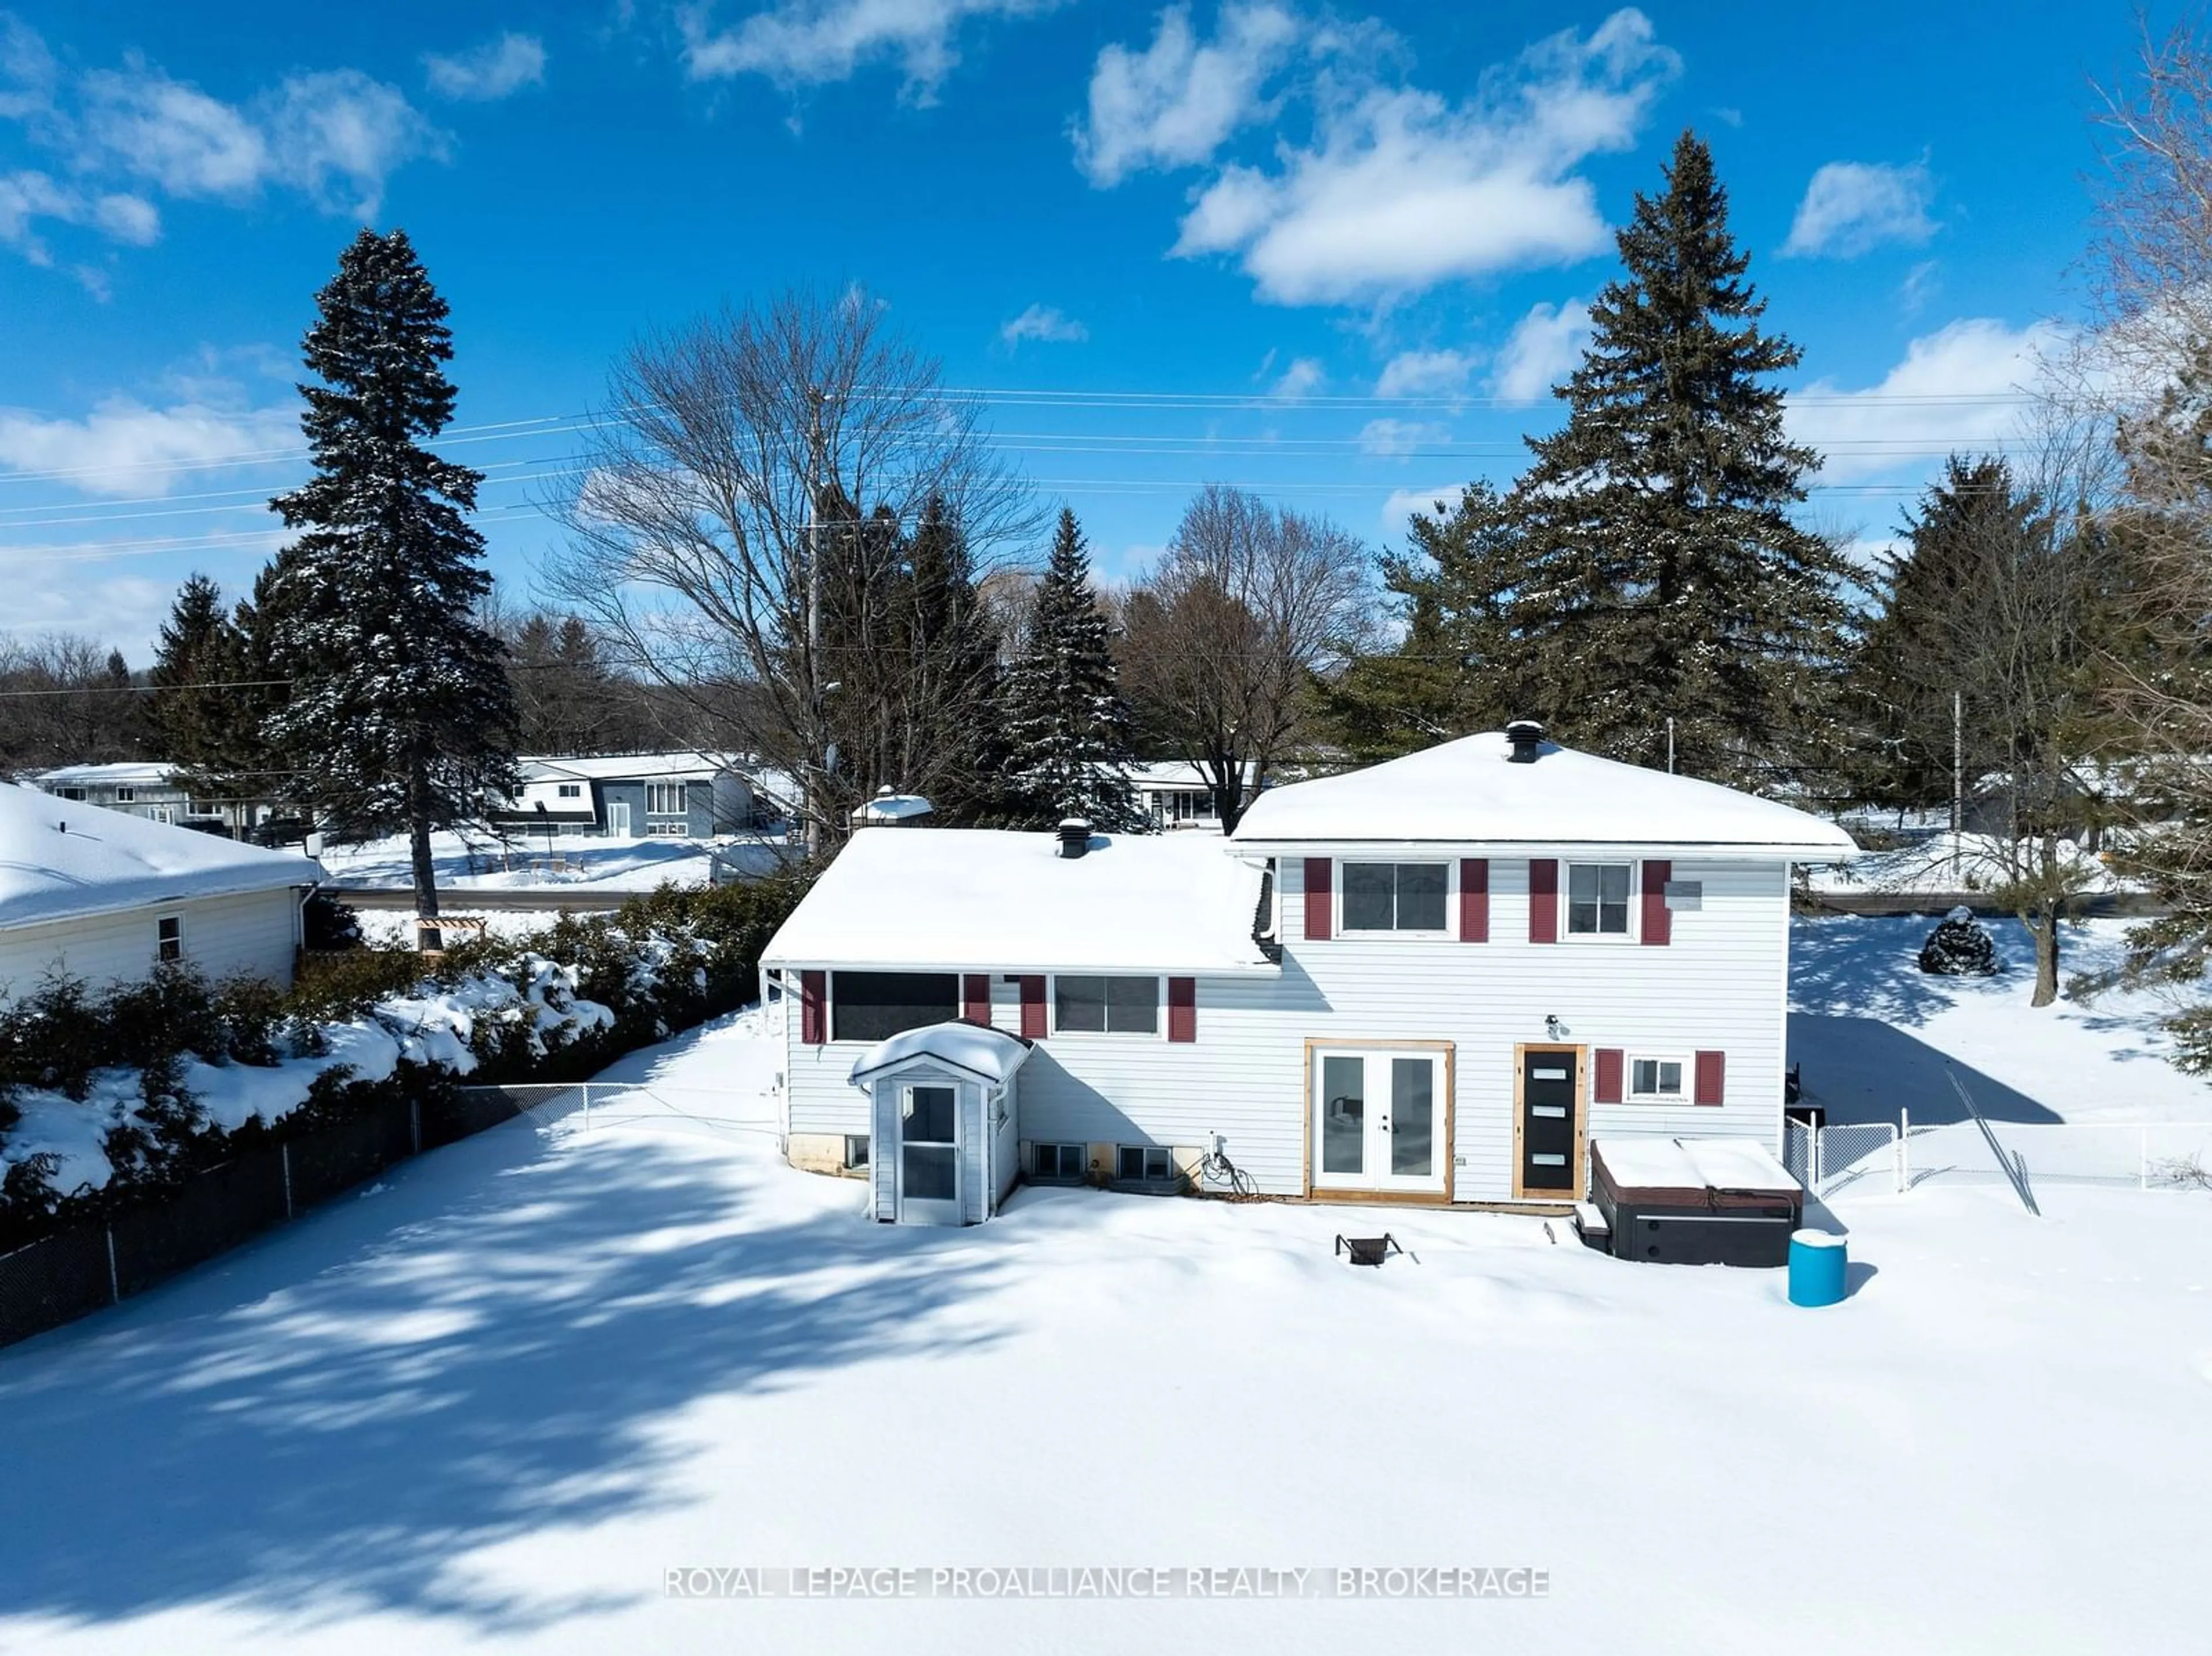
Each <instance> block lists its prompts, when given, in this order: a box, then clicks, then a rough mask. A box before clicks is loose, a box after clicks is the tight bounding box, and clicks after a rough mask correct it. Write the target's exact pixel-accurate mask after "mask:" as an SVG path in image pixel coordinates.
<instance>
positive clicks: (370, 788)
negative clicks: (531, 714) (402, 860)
mask: <svg viewBox="0 0 2212 1656" xmlns="http://www.w3.org/2000/svg"><path fill="white" fill-rule="evenodd" d="M315 303H316V308H317V311H318V312H319V314H318V316H317V318H316V321H315V323H314V325H313V326H312V327H311V328H309V329H308V330H307V339H306V342H305V356H306V361H307V369H308V371H309V373H312V374H313V375H314V376H315V379H316V380H317V381H318V383H315V384H311V385H301V387H300V394H301V397H304V398H305V399H306V402H307V413H306V414H305V415H304V416H302V418H301V428H302V429H303V430H304V431H305V433H306V435H307V446H308V449H309V451H310V452H311V453H312V454H313V458H314V464H315V476H313V478H312V479H311V480H310V481H309V482H307V483H306V484H305V485H303V486H302V487H301V488H297V489H295V490H293V491H292V492H291V493H289V494H281V495H279V496H277V497H276V500H273V501H271V502H270V504H271V506H272V507H274V508H275V510H276V513H278V515H279V516H281V517H282V518H283V520H284V524H285V525H286V527H288V528H290V529H295V530H300V531H304V532H303V533H301V535H300V536H299V537H297V538H296V539H295V540H294V541H292V542H291V543H289V544H288V545H287V546H286V547H284V549H283V550H282V551H280V552H279V553H278V554H277V556H276V560H275V561H274V562H273V563H272V565H271V567H270V579H268V581H267V582H266V583H265V584H264V588H263V589H262V591H260V593H259V602H258V605H257V608H258V610H259V615H258V621H259V624H260V626H261V627H262V628H263V629H264V634H265V636H266V637H267V639H268V640H269V641H270V646H271V649H272V652H273V654H274V658H275V664H276V667H277V669H278V670H279V671H280V673H281V675H282V676H283V677H284V678H286V679H288V680H289V681H290V682H289V694H288V695H286V697H285V698H284V701H283V704H282V705H281V706H280V707H277V708H276V711H275V712H274V713H273V714H272V715H271V717H270V722H269V733H270V738H271V741H272V743H273V745H274V746H275V747H276V749H278V750H279V751H280V752H281V753H282V754H283V756H284V759H285V761H286V762H287V764H288V767H289V768H290V769H291V771H292V772H293V774H292V776H291V778H290V779H289V793H290V796H291V798H293V799H294V800H295V802H296V803H298V804H300V805H301V806H302V807H304V808H305V809H306V810H309V811H310V812H312V813H313V815H314V816H315V817H316V818H317V819H318V820H319V822H321V823H323V824H324V826H325V828H328V829H330V830H331V831H334V832H336V833H337V834H348V835H365V834H383V833H392V832H395V831H404V832H405V833H406V834H407V835H408V836H409V839H410V842H411V846H412V852H413V862H414V873H415V895H416V907H417V910H418V912H419V913H420V914H421V915H422V918H423V919H425V920H431V919H435V917H436V915H437V913H438V888H437V873H436V869H435V864H434V863H433V862H432V859H431V855H430V835H431V834H432V833H433V832H434V831H435V830H436V829H439V828H449V827H453V826H454V825H456V824H458V823H461V822H471V821H478V820H481V818H482V816H483V811H484V809H485V806H486V804H487V803H488V802H489V799H490V798H493V797H495V796H498V795H505V794H509V793H512V792H513V790H514V789H515V788H516V787H517V786H519V780H520V779H519V778H518V776H517V773H516V769H515V764H514V749H515V731H516V716H515V709H514V701H513V691H512V689H511V688H510V686H509V685H508V682H507V675H506V672H505V670H504V663H503V659H502V658H503V655H504V651H503V649H502V646H501V644H500V642H499V640H497V639H496V638H495V637H494V636H493V635H492V634H490V633H489V632H488V631H486V630H485V629H484V628H483V627H481V626H479V625H478V624H477V620H476V609H477V604H478V602H479V601H480V600H481V599H482V598H483V596H484V595H485V593H486V592H487V591H489V588H490V577H489V575H488V574H486V573H485V572H484V568H483V537H482V536H481V535H479V534H478V533H477V531H476V530H475V528H474V527H473V526H471V524H470V523H469V520H468V513H471V511H473V510H474V509H475V507H476V498H477V485H478V484H479V483H481V482H483V475H482V474H481V473H479V472H476V471H471V470H469V469H468V468H467V467H465V466H461V465H456V464H453V462H452V461H450V460H447V459H445V458H441V456H439V455H437V454H435V453H433V452H431V451H430V450H429V449H428V448H427V447H426V446H424V445H425V443H426V442H427V441H428V440H430V439H432V438H435V436H436V435H437V434H438V433H439V432H440V431H441V430H443V429H444V428H445V426H446V424H447V422H448V421H450V420H451V419H452V418H453V402H454V396H455V393H454V389H453V384H452V382H451V381H450V380H448V379H447V377H446V372H445V364H446V363H447V362H448V361H451V360H452V358H453V333H452V331H451V330H450V329H449V328H448V327H447V325H446V318H447V305H446V301H445V300H443V299H441V297H440V296H439V294H438V292H437V290H436V289H435V288H434V287H432V286H431V283H430V278H429V276H428V273H427V272H425V270H423V268H422V262H421V261H420V260H419V259H418V258H416V254H415V249H414V248H413V246H411V245H410V243H409V241H408V240H407V236H406V233H405V232H404V231H400V230H394V231H392V232H391V233H390V234H378V233H377V232H375V231H374V230H366V229H365V230H363V231H362V233H361V234H360V235H359V236H357V237H356V239H355V240H354V242H353V244H352V246H349V247H348V248H347V249H346V250H345V252H344V253H343V255H342V256H341V257H340V258H339V260H338V270H337V276H335V277H334V278H333V279H332V280H331V282H330V284H329V285H328V286H327V287H325V288H324V289H323V290H322V291H321V292H320V293H319V294H317V295H316V297H315ZM424 941H425V942H426V943H429V944H431V945H432V946H435V944H436V943H437V941H438V936H437V932H436V930H435V927H429V928H428V929H427V930H426V933H425V937H424Z"/></svg>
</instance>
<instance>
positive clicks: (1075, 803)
mask: <svg viewBox="0 0 2212 1656" xmlns="http://www.w3.org/2000/svg"><path fill="white" fill-rule="evenodd" d="M1003 707H1004V714H1003V723H1004V728H1005V731H1006V747H1007V758H1006V773H1007V777H1008V784H1009V792H1010V793H1011V794H1012V797H1013V798H1014V799H1015V800H1016V801H1018V805H1017V808H1016V813H1015V814H1016V817H1017V820H1018V821H1020V822H1024V824H1026V825H1027V826H1030V827H1033V828H1049V827H1052V826H1054V825H1055V824H1057V823H1058V822H1060V821H1062V820H1063V819H1065V818H1067V817H1073V816H1079V817H1082V818H1084V819H1085V820H1086V821H1088V822H1090V823H1091V825H1092V826H1093V827H1094V828H1101V829H1103V830H1105V831H1107V832H1109V833H1114V832H1125V833H1126V832H1132V831H1135V830H1137V829H1139V828H1142V827H1143V826H1144V822H1143V818H1142V816H1140V814H1139V810H1138V805H1137V798H1136V792H1135V790H1134V788H1133V786H1131V784H1130V781H1129V775H1128V771H1127V765H1128V762H1129V758H1130V751H1129V708H1128V704H1127V702H1126V701H1124V700H1123V699H1122V695H1121V682H1120V677H1119V675H1118V674H1117V672H1116V670H1115V664H1114V652H1113V649H1112V647H1111V639H1110V636H1109V628H1108V625H1107V620H1106V615H1105V612H1104V611H1103V610H1101V609H1100V608H1099V607H1098V598H1097V593H1095V592H1094V591H1092V590H1091V551H1090V548H1089V547H1088V546H1087V545H1086V544H1085V541H1084V538H1083V531H1082V530H1081V528H1080V527H1079V526H1078V525H1077V523H1076V521H1075V513H1073V512H1072V511H1069V510H1067V509H1066V508H1065V507H1063V508H1062V509H1061V511H1060V527H1059V530H1058V531H1057V532H1056V533H1055V534H1054V537H1053V543H1052V556H1051V559H1050V561H1048V563H1047V564H1046V566H1045V572H1044V578H1043V579H1042V581H1040V582H1039V583H1038V585H1037V591H1036V604H1035V607H1034V608H1033V609H1032V610H1031V611H1030V624H1029V632H1028V634H1027V636H1026V637H1025V638H1024V640H1023V646H1022V652H1021V654H1020V656H1019V657H1018V658H1017V659H1016V660H1015V662H1014V664H1013V665H1012V668H1011V669H1010V670H1009V671H1008V672H1007V675H1006V690H1005V695H1004V697H1003Z"/></svg>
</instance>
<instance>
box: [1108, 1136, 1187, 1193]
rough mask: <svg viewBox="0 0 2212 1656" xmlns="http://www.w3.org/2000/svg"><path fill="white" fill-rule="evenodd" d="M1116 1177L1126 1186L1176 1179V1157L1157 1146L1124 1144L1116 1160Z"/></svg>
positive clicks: (1118, 1151)
mask: <svg viewBox="0 0 2212 1656" xmlns="http://www.w3.org/2000/svg"><path fill="white" fill-rule="evenodd" d="M1114 1176H1115V1178H1116V1179H1119V1180H1122V1181H1123V1182H1124V1183H1126V1184H1137V1183H1140V1182H1150V1181H1152V1180H1163V1179H1172V1178H1174V1177H1175V1157H1174V1156H1171V1155H1170V1154H1169V1152H1168V1151H1166V1150H1164V1149H1161V1148H1160V1147H1159V1146H1158V1145H1156V1144H1123V1145H1121V1146H1120V1147H1119V1149H1118V1150H1117V1152H1116V1154H1115V1158H1114Z"/></svg>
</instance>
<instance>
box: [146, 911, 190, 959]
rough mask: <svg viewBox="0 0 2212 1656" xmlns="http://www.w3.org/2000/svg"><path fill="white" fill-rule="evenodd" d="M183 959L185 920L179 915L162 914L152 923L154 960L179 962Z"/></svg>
mask: <svg viewBox="0 0 2212 1656" xmlns="http://www.w3.org/2000/svg"><path fill="white" fill-rule="evenodd" d="M184 957H185V919H184V916H183V915H181V914H164V915H162V916H161V919H158V920H156V921H155V922H154V958H155V960H157V961H180V960H182V959H184Z"/></svg>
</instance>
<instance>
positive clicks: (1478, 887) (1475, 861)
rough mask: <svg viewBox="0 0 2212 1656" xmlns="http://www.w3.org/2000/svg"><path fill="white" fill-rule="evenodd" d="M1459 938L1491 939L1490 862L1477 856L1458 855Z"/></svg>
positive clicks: (1481, 941) (1468, 940)
mask: <svg viewBox="0 0 2212 1656" xmlns="http://www.w3.org/2000/svg"><path fill="white" fill-rule="evenodd" d="M1459 940H1460V941H1461V942H1462V943H1488V942H1489V941H1490V864H1489V863H1488V862H1487V861H1486V859H1485V858H1480V857H1462V858H1460V862H1459Z"/></svg>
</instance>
